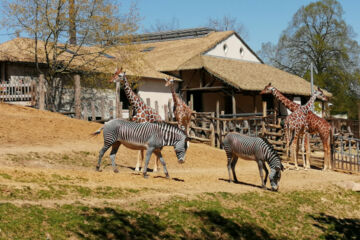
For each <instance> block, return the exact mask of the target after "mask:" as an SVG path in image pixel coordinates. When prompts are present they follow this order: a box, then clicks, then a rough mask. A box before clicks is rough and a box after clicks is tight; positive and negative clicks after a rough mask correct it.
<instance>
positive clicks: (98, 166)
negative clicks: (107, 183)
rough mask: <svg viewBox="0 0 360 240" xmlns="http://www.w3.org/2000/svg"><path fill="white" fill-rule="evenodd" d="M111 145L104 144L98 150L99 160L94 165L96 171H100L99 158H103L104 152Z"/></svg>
mask: <svg viewBox="0 0 360 240" xmlns="http://www.w3.org/2000/svg"><path fill="white" fill-rule="evenodd" d="M110 146H111V145H104V146H103V148H102V149H101V150H100V152H99V160H98V164H97V165H96V171H98V172H101V170H100V165H101V159H102V158H103V156H104V154H105V152H106V151H107V150H108V149H109V147H110Z"/></svg>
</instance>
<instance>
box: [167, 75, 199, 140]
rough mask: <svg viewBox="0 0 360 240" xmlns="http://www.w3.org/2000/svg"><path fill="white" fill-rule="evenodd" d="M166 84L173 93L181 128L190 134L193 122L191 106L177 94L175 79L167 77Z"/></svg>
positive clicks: (177, 118)
mask: <svg viewBox="0 0 360 240" xmlns="http://www.w3.org/2000/svg"><path fill="white" fill-rule="evenodd" d="M165 82H166V83H165V86H166V87H170V91H171V93H172V98H173V101H174V109H175V110H174V115H175V119H176V121H177V123H178V127H179V128H184V130H185V133H186V134H187V135H189V127H190V123H191V114H192V113H193V111H192V110H191V109H190V108H189V106H188V105H186V103H185V102H184V101H183V100H182V99H181V98H180V97H179V96H178V95H177V94H176V92H175V88H174V79H173V78H165Z"/></svg>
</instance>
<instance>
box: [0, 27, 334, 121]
mask: <svg viewBox="0 0 360 240" xmlns="http://www.w3.org/2000/svg"><path fill="white" fill-rule="evenodd" d="M134 39H135V40H136V41H134V43H133V49H135V50H134V51H135V52H137V54H139V56H140V57H139V59H140V60H138V61H137V63H138V64H137V65H136V64H135V65H134V64H132V65H131V66H130V65H128V66H127V65H126V64H122V62H121V60H119V59H121V58H122V49H123V48H125V47H126V46H115V47H113V49H110V50H108V51H107V52H106V53H107V54H106V55H104V57H103V58H102V59H101V61H98V63H99V64H104V63H107V64H106V65H107V66H112V67H110V68H103V69H104V72H107V73H109V74H111V73H112V71H113V70H114V67H115V66H116V65H117V66H122V67H123V68H124V69H125V70H126V71H127V75H128V76H129V78H132V77H136V78H138V79H140V80H139V83H138V84H137V86H138V88H137V90H136V91H137V92H138V94H139V95H140V96H141V97H142V98H143V99H144V100H146V99H150V102H151V106H152V107H153V108H155V104H156V105H157V106H158V111H159V113H160V114H161V115H162V117H164V106H165V105H167V103H168V101H169V100H170V99H171V98H172V97H171V94H170V91H169V89H168V88H166V87H165V86H164V84H165V81H164V78H165V77H169V76H172V77H175V79H176V80H178V86H177V89H178V92H179V93H180V94H181V96H182V97H183V98H184V99H186V100H187V101H188V102H190V105H192V107H193V109H194V110H196V111H197V112H214V111H215V109H216V105H217V104H218V105H219V108H220V111H224V113H225V114H231V115H234V114H237V115H239V114H242V113H247V114H248V113H258V112H262V110H263V109H262V107H263V105H262V100H266V101H267V102H268V105H267V106H268V108H270V109H275V110H277V111H278V112H280V113H281V114H282V115H286V114H287V110H286V109H285V108H284V107H283V106H281V105H279V103H277V102H275V101H273V98H272V97H271V96H260V95H259V92H260V91H261V90H262V89H263V88H264V86H265V85H267V84H268V83H269V82H271V83H272V85H274V86H275V87H277V88H278V89H279V90H280V91H281V92H283V93H284V94H286V95H287V96H288V97H290V98H292V99H294V100H295V101H298V102H300V101H301V102H305V101H306V100H307V99H308V98H309V96H310V83H309V82H307V81H306V80H304V79H302V78H300V77H298V76H295V75H292V74H289V73H286V72H284V71H281V70H279V69H276V68H274V67H271V66H269V65H266V64H264V63H263V62H262V60H261V59H260V58H259V57H258V56H257V55H256V53H255V52H254V51H253V50H252V49H251V48H250V47H249V46H248V45H247V44H246V42H245V41H244V40H243V39H241V37H240V36H238V35H237V34H236V33H235V32H234V31H223V32H217V31H213V30H211V29H208V28H198V29H187V30H179V31H170V32H160V33H154V34H145V35H138V36H135V38H134ZM69 54H71V53H69ZM75 64H78V65H81V61H78V62H77V63H75ZM0 66H1V67H0V76H1V82H3V83H14V82H18V81H22V82H29V81H31V79H35V80H37V78H38V76H37V73H36V71H35V67H34V53H33V42H32V40H31V39H25V38H16V39H14V40H11V41H8V42H6V43H3V44H0ZM106 80H107V79H98V80H97V81H106ZM69 94H70V95H71V94H73V92H71V91H70V93H69ZM97 94H98V93H94V92H92V93H91V94H90V95H91V96H93V98H96V96H97ZM327 94H328V95H330V94H329V93H327ZM105 95H107V96H109V99H113V100H115V97H116V94H115V92H114V90H109V91H107V92H105ZM91 96H88V98H91ZM67 99H68V101H70V102H71V101H72V100H73V97H71V96H68V97H67ZM121 101H123V102H124V106H123V107H124V108H125V109H127V108H128V104H127V101H126V97H125V96H124V93H123V92H122V94H121ZM73 107H74V104H71V103H67V104H64V109H63V111H72V108H73ZM98 114H100V113H98Z"/></svg>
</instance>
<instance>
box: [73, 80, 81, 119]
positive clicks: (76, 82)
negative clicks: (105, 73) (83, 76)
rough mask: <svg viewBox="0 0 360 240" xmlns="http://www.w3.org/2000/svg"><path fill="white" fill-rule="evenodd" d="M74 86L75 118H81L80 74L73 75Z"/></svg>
mask: <svg viewBox="0 0 360 240" xmlns="http://www.w3.org/2000/svg"><path fill="white" fill-rule="evenodd" d="M74 87H75V118H77V119H80V118H81V83H80V75H79V74H76V75H75V76H74Z"/></svg>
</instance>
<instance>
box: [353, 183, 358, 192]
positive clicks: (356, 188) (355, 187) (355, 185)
mask: <svg viewBox="0 0 360 240" xmlns="http://www.w3.org/2000/svg"><path fill="white" fill-rule="evenodd" d="M351 190H353V191H354V192H360V183H354V185H353V187H352V189H351Z"/></svg>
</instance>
